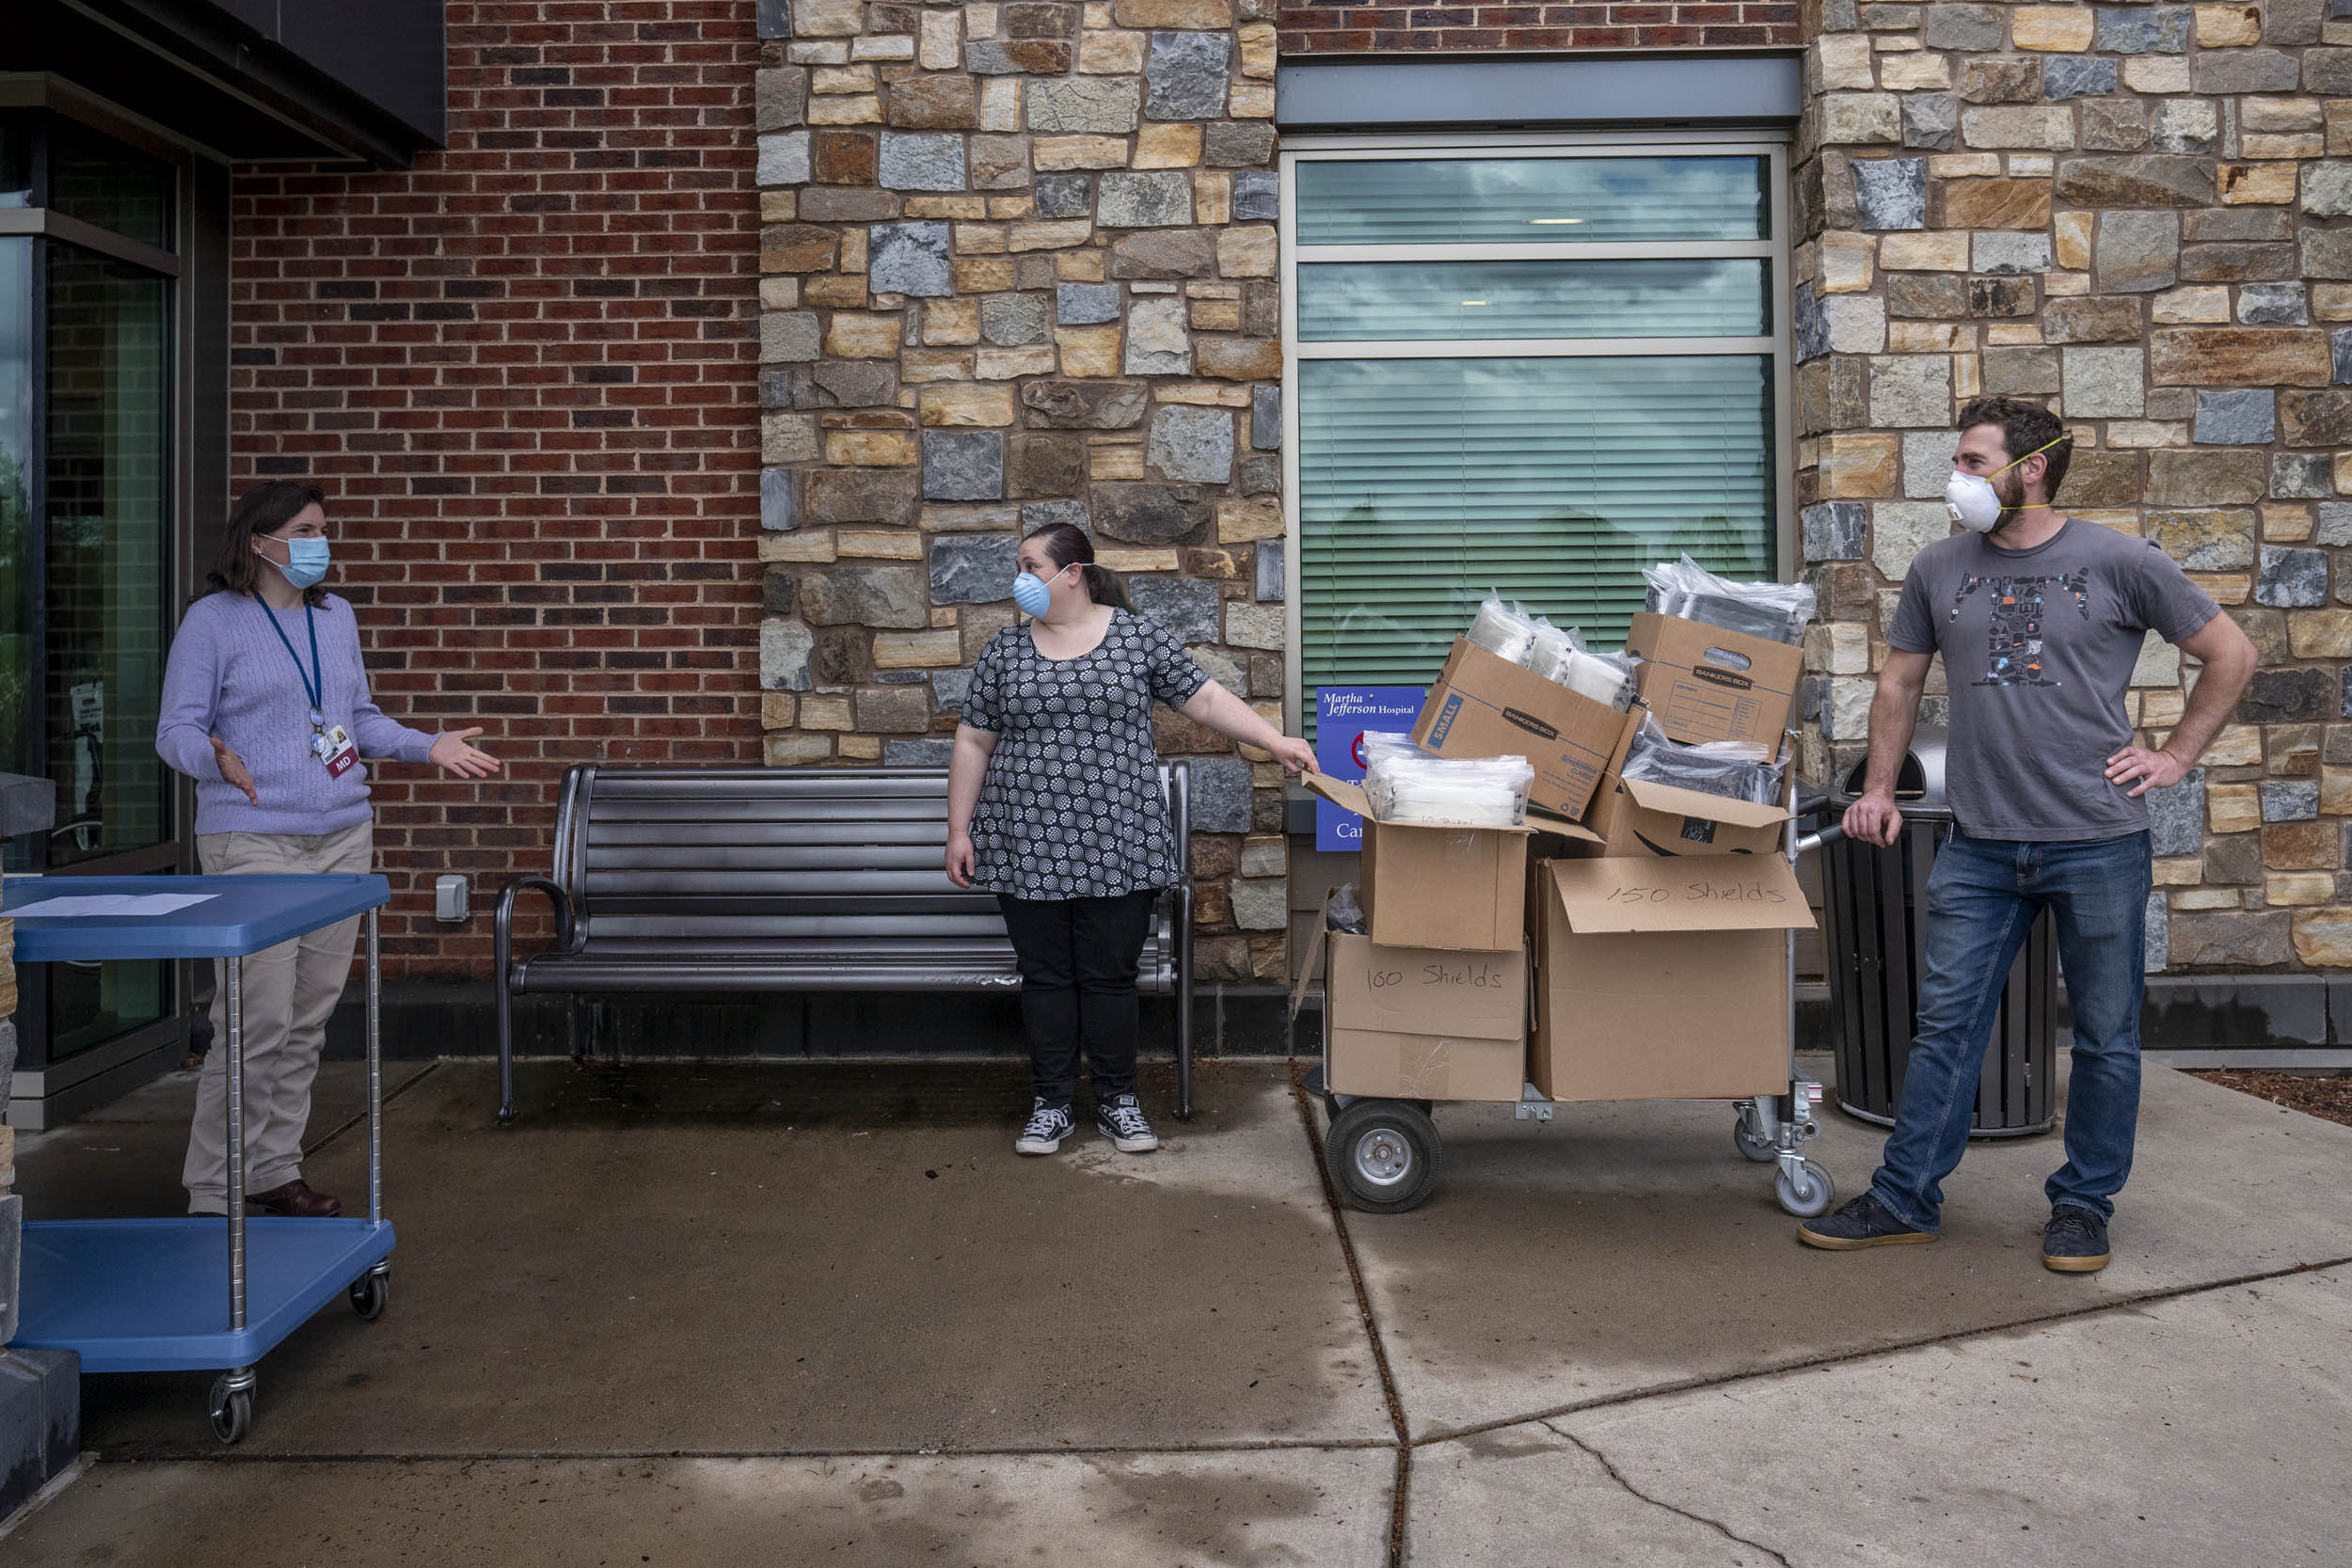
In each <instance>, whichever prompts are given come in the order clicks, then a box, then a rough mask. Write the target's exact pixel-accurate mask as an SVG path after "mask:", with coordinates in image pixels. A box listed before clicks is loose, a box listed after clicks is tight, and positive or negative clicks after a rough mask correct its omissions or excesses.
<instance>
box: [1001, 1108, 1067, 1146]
mask: <svg viewBox="0 0 2352 1568" xmlns="http://www.w3.org/2000/svg"><path fill="white" fill-rule="evenodd" d="M1071 1126H1072V1122H1071V1118H1070V1107H1069V1106H1067V1105H1048V1104H1046V1103H1045V1101H1042V1100H1041V1101H1037V1102H1035V1103H1034V1104H1032V1105H1031V1106H1030V1107H1029V1124H1028V1125H1027V1126H1026V1127H1024V1128H1023V1129H1022V1130H1021V1136H1019V1137H1017V1138H1015V1139H1013V1140H1012V1151H1013V1152H1014V1153H1015V1154H1057V1153H1059V1152H1061V1141H1062V1140H1063V1139H1064V1138H1066V1137H1068V1136H1070V1129H1071Z"/></svg>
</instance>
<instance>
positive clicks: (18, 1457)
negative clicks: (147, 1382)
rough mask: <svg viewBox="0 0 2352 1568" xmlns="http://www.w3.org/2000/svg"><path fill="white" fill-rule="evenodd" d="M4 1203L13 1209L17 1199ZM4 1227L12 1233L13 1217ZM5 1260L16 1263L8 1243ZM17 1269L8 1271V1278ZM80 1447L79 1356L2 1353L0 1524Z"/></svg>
mask: <svg viewBox="0 0 2352 1568" xmlns="http://www.w3.org/2000/svg"><path fill="white" fill-rule="evenodd" d="M7 1201H8V1206H9V1207H10V1208H13V1207H14V1206H15V1205H16V1203H17V1202H18V1201H19V1200H18V1199H16V1198H14V1197H10V1198H9V1199H8V1200H7ZM8 1230H9V1232H10V1234H11V1235H13V1233H14V1231H15V1223H14V1219H13V1216H11V1218H10V1220H9V1223H8ZM8 1261H9V1263H10V1264H11V1265H13V1264H14V1262H15V1257H14V1248H13V1244H12V1243H11V1246H10V1256H9V1259H8ZM15 1272H16V1271H15V1269H14V1267H13V1266H11V1267H10V1268H9V1270H8V1274H9V1278H10V1280H11V1282H13V1280H14V1276H15ZM10 1294H11V1296H13V1294H14V1291H10ZM13 1306H14V1303H13V1302H11V1303H10V1307H11V1308H13ZM14 1316H15V1314H14V1312H13V1310H11V1311H10V1313H9V1317H10V1319H11V1327H13V1319H14ZM81 1451H82V1358H81V1357H80V1356H78V1355H76V1354H73V1353H72V1351H70V1350H11V1351H0V1522H5V1521H6V1520H7V1519H8V1516H9V1515H10V1514H12V1513H15V1512H16V1511H17V1510H18V1509H20V1508H22V1507H24V1504H25V1503H26V1502H28V1501H29V1500H31V1498H32V1497H33V1495H34V1494H35V1493H37V1492H39V1491H40V1489H41V1488H42V1487H44V1486H46V1485H48V1484H49V1482H50V1481H54V1480H56V1478H57V1477H58V1476H60V1475H63V1474H64V1473H65V1472H66V1471H67V1470H68V1469H70V1468H72V1465H73V1462H74V1460H75V1459H77V1458H78V1457H80V1455H81Z"/></svg>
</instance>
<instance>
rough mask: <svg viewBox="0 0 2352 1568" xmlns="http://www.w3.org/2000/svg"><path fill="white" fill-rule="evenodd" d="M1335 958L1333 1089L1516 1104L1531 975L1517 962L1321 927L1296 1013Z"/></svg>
mask: <svg viewBox="0 0 2352 1568" xmlns="http://www.w3.org/2000/svg"><path fill="white" fill-rule="evenodd" d="M1318 951H1320V952H1321V953H1322V955H1323V957H1324V958H1325V978H1324V1003H1323V1006H1324V1014H1323V1017H1324V1030H1323V1040H1324V1068H1323V1070H1324V1083H1325V1085H1326V1086H1327V1087H1328V1088H1329V1089H1330V1090H1331V1091H1332V1092H1333V1093H1335V1094H1357V1095H1364V1096H1368V1097H1371V1098H1375V1099H1381V1100H1501V1101H1516V1100H1517V1099H1518V1098H1519V1090H1520V1087H1521V1085H1524V1084H1525V1082H1526V1079H1527V1014H1528V974H1529V964H1528V958H1527V949H1526V946H1525V944H1524V943H1522V944H1521V945H1520V946H1519V947H1518V949H1516V950H1515V951H1512V952H1507V953H1463V952H1455V951H1451V950H1447V949H1441V948H1431V947H1387V946H1383V945H1381V944H1380V943H1378V942H1374V941H1373V940H1372V939H1371V938H1370V937H1359V936H1354V935H1351V934H1350V933H1348V932H1345V931H1328V930H1326V929H1325V928H1324V924H1323V922H1322V920H1320V919H1318V920H1317V921H1316V922H1315V936H1314V939H1313V942H1312V944H1311V946H1310V947H1309V949H1308V953H1307V964H1306V967H1305V969H1304V970H1302V971H1301V973H1300V976H1299V982H1298V987H1297V989H1296V990H1295V991H1294V993H1293V1007H1292V1010H1293V1012H1294V1013H1295V1011H1296V1010H1297V1002H1298V1001H1299V1000H1300V999H1302V998H1303V996H1304V994H1305V988H1306V980H1307V976H1308V975H1309V974H1312V973H1313V970H1314V960H1315V956H1316V954H1317V952H1318Z"/></svg>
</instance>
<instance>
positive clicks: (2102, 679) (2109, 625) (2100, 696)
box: [1886, 518, 2220, 843]
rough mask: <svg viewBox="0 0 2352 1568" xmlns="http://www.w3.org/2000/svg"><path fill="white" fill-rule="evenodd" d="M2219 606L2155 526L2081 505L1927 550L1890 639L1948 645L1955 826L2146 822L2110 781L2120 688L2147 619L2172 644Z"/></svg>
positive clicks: (2015, 834)
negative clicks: (2086, 514) (2007, 534)
mask: <svg viewBox="0 0 2352 1568" xmlns="http://www.w3.org/2000/svg"><path fill="white" fill-rule="evenodd" d="M2219 613H2220V608H2219V607H2218V606H2217V605H2216V604H2215V603H2214V602H2213V600H2212V598H2211V597H2209V596H2208V595H2207V594H2206V593H2205V591H2204V590H2203V589H2201V588H2200V587H2198V586H2197V585H2196V584H2195V583H2193V582H2191V581H2189V580H2188V578H2187V576H2186V575H2185V573H2183V572H2182V570H2181V568H2180V566H2179V565H2178V563H2176V562H2174V561H2173V560H2172V558H2171V557H2170V556H2169V555H2167V554H2165V553H2164V551H2163V550H2162V549H2161V548H2159V547H2158V546H2156V544H2155V542H2154V541H2153V540H2150V539H2135V538H2133V537H2132V536H2130V535H2129V534H2123V533H2118V532H2116V531H2114V530H2113V529H2108V528H2102V527H2100V526H2099V525H2098V524H2096V523H2086V522H2083V521H2081V520H2080V519H2078V518H2069V519H2068V520H2067V521H2066V523H2065V524H2064V525H2063V526H2062V527H2061V528H2059V530H2058V532H2057V533H2056V534H2054V535H2052V536H2051V538H2049V539H2048V540H2047V541H2045V542H2044V543H2042V544H2041V545H2038V546H2034V547H2033V548H2032V549H2029V550H2004V549H1998V548H1995V547H1994V546H1993V545H1992V544H1990V543H1989V542H1987V540H1986V539H1985V536H1984V535H1982V534H1980V533H1963V534H1958V535H1955V536H1954V537H1952V538H1950V539H1939V540H1937V541H1936V542H1935V543H1934V544H1932V545H1930V546H1928V547H1927V548H1925V549H1923V550H1921V551H1920V552H1919V554H1918V555H1917V557H1915V559H1914V560H1913V561H1912V563H1911V570H1910V572H1909V573H1907V574H1906V575H1905V576H1904V578H1903V594H1902V600H1901V602H1900V603H1899V605H1898V606H1897V607H1896V610H1895V624H1894V625H1893V626H1889V627H1888V628H1887V631H1886V641H1888V642H1889V643H1891V644H1892V645H1893V646H1895V647H1897V648H1899V649H1901V650H1902V651H1903V652H1905V653H1913V654H1933V653H1941V654H1942V655H1943V656H1944V674H1945V679H1946V683H1947V687H1948V688H1949V689H1950V692H1951V705H1952V722H1951V736H1950V749H1949V751H1948V752H1947V753H1946V757H1945V783H1946V785H1947V789H1948V790H1949V792H1950V796H1951V803H1952V811H1953V814H1954V815H1955V816H1958V817H1959V818H1960V825H1961V828H1962V829H1963V831H1964V832H1966V833H1967V834H1968V835H1969V836H1970V837H1971V838H1994V839H2026V840H2031V841H2034V842H2037V843H2058V842H2065V841H2069V840H2078V839H2103V838H2121V837H2122V836H2123V835H2124V834H2126V833H2136V832H2139V831H2140V830H2142V829H2143V828H2145V827H2147V826H2148V804H2147V800H2146V798H2145V797H2142V798H2141V799H2140V800H2133V799H2132V798H2131V795H2130V792H2129V790H2128V788H2125V787H2119V786H2117V785H2115V784H2109V783H2107V779H2106V765H2107V758H2109V757H2111V756H2113V755H2114V754H2115V753H2116V752H2119V751H2121V750H2122V749H2123V748H2124V747H2125V746H2127V745H2129V744H2131V738H2132V728H2131V725H2130V724H2129V723H2128V722H2126V721H2125V719H2124V715H2123V693H2124V692H2125V691H2126V690H2127V689H2129V688H2130V686H2131V680H2132V669H2133V666H2135V665H2136V664H2137V663H2138V661H2139V653H2140V648H2141V645H2142V643H2143V642H2144V641H2145V640H2146V636H2147V634H2148V633H2149V632H2150V631H2152V630H2153V631H2154V632H2156V633H2157V634H2158V635H2159V636H2161V637H2163V638H2164V640H2165V641H2168V642H2178V641H2180V640H2181V639H2183V638H2184V637H2187V636H2189V635H2190V634H2192V633H2194V632H2195V631H2196V630H2197V628H2198V627H2200V626H2203V625H2204V624H2205V623H2206V622H2207V621H2210V620H2212V619H2213V618H2214V616H2216V615H2217V614H2219Z"/></svg>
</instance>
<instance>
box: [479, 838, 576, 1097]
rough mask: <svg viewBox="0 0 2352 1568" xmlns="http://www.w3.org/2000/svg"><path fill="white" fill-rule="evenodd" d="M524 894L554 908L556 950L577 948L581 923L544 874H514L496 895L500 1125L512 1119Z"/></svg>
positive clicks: (492, 941) (493, 940)
mask: <svg viewBox="0 0 2352 1568" xmlns="http://www.w3.org/2000/svg"><path fill="white" fill-rule="evenodd" d="M526 893H544V894H546V895H548V905H549V907H550V908H552V909H553V910H554V911H555V943H556V949H557V951H559V952H566V953H568V952H572V951H574V950H576V948H577V947H578V945H579V943H578V940H577V939H578V938H579V936H580V926H579V923H578V922H577V921H575V920H574V919H573V918H572V900H571V895H568V894H566V893H565V892H564V890H563V888H562V887H561V886H559V885H558V884H556V883H554V882H551V881H549V880H548V879H547V878H545V877H517V878H516V879H514V880H513V881H511V882H509V883H507V884H506V889H505V891H504V892H502V893H501V894H500V895H499V903H498V914H497V917H496V919H495V920H494V921H493V923H492V925H491V927H490V933H491V939H490V951H491V954H492V956H493V957H492V962H493V964H494V965H495V967H496V970H497V973H496V974H493V975H491V980H492V981H493V983H495V984H496V985H497V987H498V1001H499V1125H500V1126H501V1127H504V1126H506V1125H507V1124H508V1123H510V1122H512V1121H513V1120H514V1119H515V900H516V898H517V897H519V896H520V895H523V894H526Z"/></svg>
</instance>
